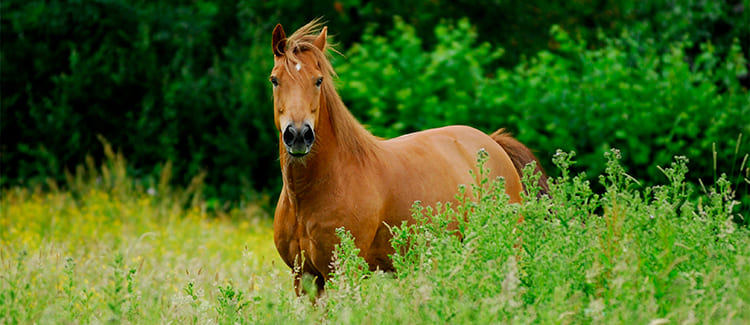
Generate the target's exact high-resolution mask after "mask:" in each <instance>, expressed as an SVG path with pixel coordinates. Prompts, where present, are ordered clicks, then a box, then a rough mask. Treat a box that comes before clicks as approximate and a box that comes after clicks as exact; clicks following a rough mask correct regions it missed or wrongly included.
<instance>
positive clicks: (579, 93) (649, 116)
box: [337, 19, 750, 193]
mask: <svg viewBox="0 0 750 325" xmlns="http://www.w3.org/2000/svg"><path fill="white" fill-rule="evenodd" d="M395 25H396V28H395V29H394V30H393V31H391V32H389V33H388V34H387V35H386V36H374V35H372V34H371V30H368V31H367V32H366V33H365V35H364V36H363V43H362V44H357V45H355V46H353V47H352V48H351V49H349V51H347V52H346V58H347V59H346V60H339V62H338V63H337V66H338V71H339V75H340V76H341V78H342V79H343V81H344V82H342V83H341V84H340V87H339V88H340V93H341V96H342V98H343V99H344V100H345V101H346V102H347V104H348V106H349V108H350V109H351V110H352V111H353V112H354V113H355V115H358V116H361V117H362V121H363V122H364V123H365V124H367V125H368V127H369V128H370V129H371V130H372V131H373V133H375V134H377V135H382V136H387V137H390V136H395V135H399V134H402V133H405V132H411V131H415V130H421V129H426V128H431V127H439V126H443V125H448V124H470V125H472V126H475V127H478V128H480V129H482V130H484V131H486V132H491V131H494V130H496V129H498V128H500V127H505V128H508V129H510V130H511V131H512V132H513V133H515V135H516V136H517V137H518V138H519V139H520V140H521V141H522V142H524V143H525V144H527V145H528V146H529V147H531V148H533V149H536V150H537V153H538V155H539V157H540V159H541V160H542V162H543V163H544V162H549V161H550V160H551V158H552V154H553V153H554V152H555V150H556V149H559V148H561V149H563V150H575V151H576V152H578V153H579V160H578V161H579V163H580V164H581V167H582V170H586V171H587V172H589V173H591V174H594V175H596V174H598V173H601V172H603V171H604V168H605V165H604V164H603V163H602V162H601V161H600V159H598V157H601V155H602V154H603V153H604V152H607V151H608V150H609V149H610V148H612V147H617V148H621V149H622V152H623V153H624V159H623V164H624V165H625V166H627V167H628V170H629V173H630V174H631V175H632V176H634V177H636V178H639V179H642V180H644V181H645V182H646V183H647V184H653V183H654V182H657V181H658V180H660V179H663V177H664V176H663V174H662V173H661V171H659V170H658V169H657V168H656V167H654V166H655V164H656V165H663V164H667V163H668V162H669V161H670V160H671V158H672V156H673V155H675V154H680V155H685V156H687V157H689V158H690V160H691V168H692V169H693V170H694V172H693V173H692V177H694V178H693V179H692V180H693V181H695V180H697V179H703V180H704V181H711V182H713V181H715V180H716V179H717V178H718V175H716V171H717V170H725V171H729V172H730V173H732V174H731V180H732V183H733V184H734V185H735V187H740V188H741V193H747V192H748V187H747V184H744V182H742V175H743V174H744V173H746V170H745V169H744V168H747V164H746V165H745V166H744V168H743V167H740V163H741V161H742V159H743V157H744V156H745V155H746V154H748V153H750V141H748V140H747V138H748V136H750V96H749V95H748V92H747V89H745V88H743V87H742V86H741V85H740V84H739V81H738V78H737V76H738V75H742V74H744V73H747V70H746V69H745V65H746V61H745V58H744V56H743V55H742V52H741V49H740V47H739V45H738V44H737V43H735V44H734V45H733V47H732V48H731V51H730V52H729V54H728V56H727V57H726V58H725V59H721V58H719V57H717V56H716V54H715V52H714V49H713V47H712V46H711V44H710V43H705V44H703V45H702V46H701V48H702V49H703V52H702V53H701V54H700V55H699V56H698V57H697V58H695V60H694V61H693V62H692V64H691V63H689V62H688V58H687V56H686V54H685V52H686V48H687V47H689V46H690V43H689V42H687V41H684V42H678V43H674V44H673V45H672V47H671V48H670V50H669V51H668V52H665V53H660V52H659V51H658V49H657V48H654V47H651V46H649V45H650V44H652V41H650V40H642V41H640V42H638V41H635V40H634V39H633V38H632V37H631V36H630V35H629V34H628V33H627V32H625V33H623V35H621V37H620V38H618V39H614V40H608V39H601V41H602V42H604V43H605V44H606V45H605V46H603V47H602V48H600V49H596V50H587V44H586V42H585V41H583V40H574V39H572V38H571V37H570V35H569V34H567V33H566V32H565V31H563V30H561V29H560V28H558V27H554V28H552V36H553V37H554V39H555V41H556V42H557V44H559V49H558V51H556V52H550V51H542V52H540V53H539V54H537V55H536V56H534V57H532V58H531V59H529V60H525V61H524V62H522V63H521V64H519V65H518V66H516V67H515V68H514V69H512V70H508V69H503V68H500V69H497V70H495V72H494V73H493V74H487V71H488V67H489V66H491V64H492V62H493V60H495V59H497V57H498V56H499V55H500V53H501V52H502V50H500V49H496V48H493V47H492V46H491V45H490V44H487V43H481V44H477V43H478V41H477V31H476V30H475V29H473V28H472V26H471V25H470V24H469V23H468V21H466V20H461V21H459V22H458V23H457V24H455V25H453V24H443V25H439V26H438V27H437V28H436V29H435V35H436V39H437V40H438V43H436V44H433V47H434V50H432V51H430V52H423V51H421V40H420V39H419V38H418V37H417V36H416V35H415V34H414V31H413V29H412V28H411V27H410V26H409V25H407V24H404V23H403V22H402V21H401V20H400V19H397V20H396V24H395ZM741 135H743V136H744V138H745V141H740V140H741V139H740V136H741ZM715 160H716V161H715ZM740 168H742V169H741V170H740ZM696 183H697V182H696Z"/></svg>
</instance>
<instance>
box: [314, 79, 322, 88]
mask: <svg viewBox="0 0 750 325" xmlns="http://www.w3.org/2000/svg"><path fill="white" fill-rule="evenodd" d="M322 83H323V77H318V80H315V87H320V84H322Z"/></svg>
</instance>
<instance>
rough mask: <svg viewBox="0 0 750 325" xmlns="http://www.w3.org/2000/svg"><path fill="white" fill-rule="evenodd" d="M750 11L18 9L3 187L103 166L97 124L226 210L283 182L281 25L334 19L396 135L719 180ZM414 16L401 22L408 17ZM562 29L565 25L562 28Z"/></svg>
mask: <svg viewBox="0 0 750 325" xmlns="http://www.w3.org/2000/svg"><path fill="white" fill-rule="evenodd" d="M745 7H747V6H745ZM745 7H743V6H737V5H736V4H733V3H729V2H705V1H686V2H680V3H675V2H674V1H667V0H663V1H661V0H660V1H649V2H647V3H644V2H631V1H620V2H603V3H597V4H596V5H592V4H591V3H590V2H589V1H570V2H564V3H558V2H549V1H532V2H529V3H523V4H521V3H517V2H513V1H464V0H461V1H457V2H450V3H448V2H444V1H427V2H403V1H382V2H377V3H375V2H363V1H358V0H348V1H331V2H323V3H319V4H316V6H311V5H310V4H309V3H306V2H303V1H286V2H281V1H278V2H258V1H246V0H222V1H219V2H212V1H193V2H190V3H177V2H174V1H123V0H108V1H83V2H81V1H60V0H56V1H37V0H34V1H18V0H8V1H3V2H2V3H1V4H0V9H1V10H2V12H3V15H2V17H0V20H1V21H2V27H3V28H2V29H1V30H0V32H1V33H2V39H3V42H2V44H1V46H2V55H0V73H1V74H2V78H0V79H2V88H3V96H2V99H1V101H2V106H1V108H0V109H1V111H0V115H1V116H2V118H1V119H0V124H1V125H0V131H1V132H2V136H1V138H2V145H1V146H0V163H1V164H2V174H1V175H0V186H3V187H7V186H9V185H12V184H40V183H41V184H44V183H45V180H46V178H47V177H51V178H53V179H55V180H57V181H61V180H63V179H64V175H65V169H66V168H67V169H70V170H72V169H73V168H75V166H76V165H77V164H80V163H81V162H83V161H85V157H86V155H87V154H90V155H91V156H92V157H94V160H95V161H100V160H103V159H105V153H104V152H103V150H102V146H101V145H100V141H99V140H98V139H99V135H101V136H102V137H103V138H104V139H106V140H108V141H109V142H110V143H112V144H113V146H114V147H115V148H116V149H121V150H122V152H123V153H124V155H125V156H127V157H128V158H129V159H130V163H129V164H127V166H128V167H129V168H130V169H131V171H130V172H131V173H133V175H135V176H136V178H137V179H138V182H143V183H148V182H150V181H152V180H153V179H155V178H156V177H157V175H159V174H160V173H161V170H160V169H161V168H162V166H166V164H165V162H171V165H170V166H172V169H173V172H172V174H173V175H175V177H174V180H175V182H176V183H179V184H182V185H187V184H189V182H190V179H191V178H192V177H193V176H195V175H199V174H201V173H202V172H203V171H205V173H206V177H205V182H206V184H207V185H208V186H207V187H206V190H205V195H206V196H207V197H210V198H213V200H212V201H211V202H213V203H212V204H213V205H214V206H220V205H221V204H220V203H222V202H221V201H223V200H235V199H246V200H247V199H254V198H255V197H254V194H252V193H253V192H255V191H258V190H264V189H277V188H278V187H279V185H280V178H279V177H278V176H277V175H278V166H277V161H276V154H277V153H276V148H277V145H278V143H277V141H278V139H277V133H276V131H275V130H274V128H273V126H272V123H270V121H271V109H270V107H271V95H270V90H269V86H268V82H267V76H268V72H269V71H270V68H271V64H272V59H271V56H270V54H269V51H268V38H269V34H270V31H271V30H272V28H273V26H274V25H275V24H276V23H278V22H282V23H284V25H285V26H287V28H288V29H290V30H292V29H294V28H295V27H297V26H300V25H302V24H303V23H305V22H307V21H309V20H310V19H312V18H314V17H317V16H319V15H323V16H325V17H326V18H327V19H329V21H330V23H329V25H330V30H331V31H332V33H334V35H335V37H336V38H337V40H338V41H340V42H341V44H342V49H343V50H344V52H346V53H347V54H348V56H347V58H346V59H343V58H338V59H337V62H336V66H337V68H339V70H340V72H341V75H342V79H341V88H342V96H343V97H344V99H345V100H346V101H347V102H348V103H349V104H350V106H351V108H352V110H353V111H354V113H355V114H356V115H357V116H358V117H360V118H362V119H363V120H364V121H365V122H367V123H368V124H369V126H370V127H371V129H372V130H374V131H375V133H378V134H379V135H381V136H395V135H400V134H402V133H404V132H408V131H415V130H420V129H423V128H426V127H432V126H440V125H445V124H452V123H461V124H470V125H474V126H477V127H479V128H482V129H484V130H486V131H490V130H493V129H496V128H498V127H501V126H504V127H508V128H510V129H512V130H513V131H514V132H516V134H517V135H519V136H520V137H521V139H522V140H523V141H525V142H528V143H529V144H530V145H532V146H533V147H535V148H536V149H538V150H539V151H540V153H541V154H542V156H543V157H542V158H543V163H545V164H546V163H547V162H548V161H549V159H550V154H551V153H552V152H554V150H555V149H557V148H564V149H566V150H571V149H576V150H577V151H578V152H579V153H580V155H579V157H580V163H581V165H580V166H581V168H588V167H589V165H591V168H593V170H592V173H593V174H596V173H597V172H600V171H602V170H603V169H602V168H603V167H602V164H601V163H597V162H596V161H597V160H596V159H595V157H598V156H599V155H600V154H601V153H602V152H604V151H606V149H607V148H608V147H611V146H618V147H620V148H622V149H623V152H624V153H625V164H626V165H627V166H628V167H629V168H630V169H631V172H633V173H634V174H635V175H636V176H647V177H644V178H643V179H646V180H648V181H653V180H654V179H655V178H658V177H661V176H660V175H659V172H658V171H657V170H656V169H654V168H653V167H651V168H647V167H646V166H651V165H649V164H646V163H645V162H648V161H654V162H657V163H660V164H661V163H665V162H666V161H668V160H669V157H670V155H671V154H676V153H680V154H686V155H688V156H689V157H691V158H692V159H691V162H692V164H697V165H695V166H694V167H695V168H694V170H696V171H697V173H695V175H696V177H702V178H703V177H704V176H705V175H710V176H713V175H712V174H711V170H710V169H706V168H704V167H706V166H710V165H712V163H711V162H710V160H707V159H698V158H697V157H698V156H701V157H704V156H705V157H709V156H711V154H712V153H711V151H710V150H709V149H708V148H710V145H711V143H713V142H716V143H717V151H718V155H717V157H718V160H719V163H720V164H721V163H725V164H727V165H731V164H735V165H739V163H734V161H739V160H740V158H737V159H732V157H731V154H732V148H735V147H739V149H740V150H739V154H738V157H741V156H742V155H743V153H744V152H747V145H746V143H747V141H744V144H741V145H739V146H735V144H734V142H733V141H735V139H736V138H737V135H738V134H739V133H740V132H744V133H743V134H745V137H744V138H745V139H747V138H748V135H747V132H746V128H744V129H743V128H742V127H740V128H738V127H737V125H742V123H745V125H747V119H746V116H748V115H749V114H746V110H744V107H747V106H748V105H747V90H746V89H743V88H741V87H740V86H739V83H738V82H737V79H738V77H737V76H738V75H740V76H741V75H743V74H744V76H747V72H746V68H745V67H746V66H747V63H746V61H743V59H742V57H743V55H742V53H747V51H748V49H749V48H750V46H749V45H748V44H747V40H748V39H750V37H748V32H749V31H750V28H748V25H747V24H748V23H747V19H743V18H744V17H743V12H746V10H747V8H745ZM399 13H400V14H403V16H404V17H405V18H404V19H393V18H392V17H393V15H394V14H399ZM464 16H470V17H471V19H472V21H471V23H470V22H469V21H468V20H467V19H461V18H460V17H464ZM486 17H489V18H486ZM654 17H656V18H654ZM446 18H447V19H446ZM498 21H503V22H504V23H502V24H498V23H497V22H498ZM373 22H374V23H373ZM553 24H559V26H561V27H560V28H556V29H555V30H554V32H553V33H552V34H551V35H550V34H548V33H547V31H548V30H549V26H551V25H553ZM435 26H437V27H435ZM474 26H477V27H474ZM562 30H566V31H570V34H569V35H572V36H569V35H568V34H566V33H564V32H563V31H562ZM623 30H627V31H628V32H626V33H624V34H622V31H623ZM363 31H364V34H363ZM467 35H468V36H467ZM735 39H737V40H739V42H737V41H735ZM499 46H502V47H504V50H501V49H500V47H499ZM540 50H544V51H542V52H539V51H540ZM526 57H530V59H524V58H526ZM346 60H350V61H346ZM498 67H499V69H498ZM744 80H747V79H744ZM628 87H629V88H628ZM745 87H747V86H745ZM640 101H644V103H643V104H641V103H639V102H640ZM652 115H653V117H652ZM584 117H585V118H584ZM591 119H593V121H597V124H595V125H594V123H589V122H587V121H590V120H591ZM714 120H715V121H714ZM599 121H602V122H601V123H599ZM726 121H733V122H731V123H727V122H726ZM618 123H625V124H623V127H622V128H617V130H615V128H613V127H611V125H617V124H618ZM673 126H674V127H673ZM565 128H568V131H561V130H564V129H565ZM672 128H673V129H674V130H675V131H674V132H670V131H665V130H671V129H672ZM613 130H615V131H613ZM699 139H700V140H699ZM600 140H601V141H600ZM625 142H628V143H625ZM637 142H641V143H642V145H639V149H638V150H631V149H632V147H636V143H637ZM652 142H653V143H652ZM678 150H684V152H683V151H678ZM706 155H708V156H706ZM633 162H635V164H633ZM718 169H719V170H726V169H723V168H721V166H720V168H718ZM732 172H735V173H737V171H735V170H732Z"/></svg>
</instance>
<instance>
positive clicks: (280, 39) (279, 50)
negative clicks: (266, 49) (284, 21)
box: [271, 24, 286, 56]
mask: <svg viewBox="0 0 750 325" xmlns="http://www.w3.org/2000/svg"><path fill="white" fill-rule="evenodd" d="M271 47H272V48H273V55H275V56H283V55H284V51H285V50H286V33H284V27H281V24H276V28H274V29H273V39H272V40H271Z"/></svg>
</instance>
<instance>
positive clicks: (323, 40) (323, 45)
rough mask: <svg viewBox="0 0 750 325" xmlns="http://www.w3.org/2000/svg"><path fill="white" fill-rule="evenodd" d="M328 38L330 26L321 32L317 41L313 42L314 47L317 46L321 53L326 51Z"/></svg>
mask: <svg viewBox="0 0 750 325" xmlns="http://www.w3.org/2000/svg"><path fill="white" fill-rule="evenodd" d="M327 37H328V26H326V27H323V29H322V30H321V31H320V35H318V38H316V39H315V41H314V42H313V45H315V47H317V48H319V49H320V50H321V51H325V50H326V38H327Z"/></svg>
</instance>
